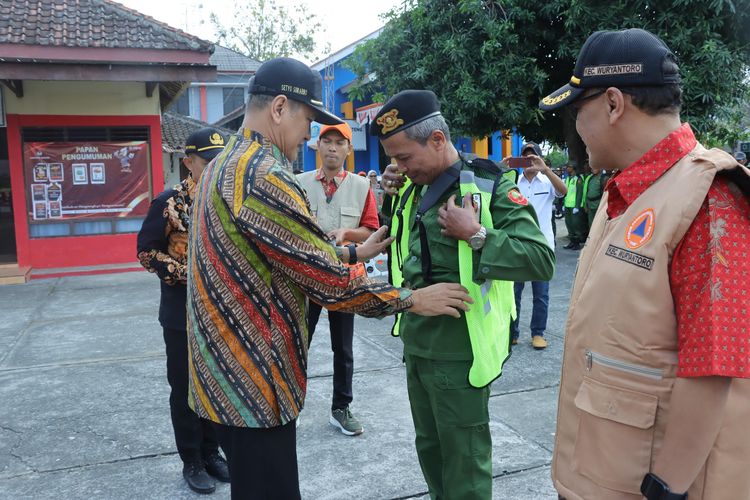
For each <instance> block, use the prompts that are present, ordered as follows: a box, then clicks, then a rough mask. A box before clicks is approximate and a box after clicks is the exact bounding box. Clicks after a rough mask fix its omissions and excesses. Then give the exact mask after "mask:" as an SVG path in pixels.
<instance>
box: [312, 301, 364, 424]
mask: <svg viewBox="0 0 750 500" xmlns="http://www.w3.org/2000/svg"><path fill="white" fill-rule="evenodd" d="M322 309H323V308H322V307H321V306H319V305H318V304H316V303H315V302H312V301H310V305H309V307H308V310H307V331H308V345H312V338H313V333H314V332H315V327H316V326H317V324H318V319H320V312H321V311H322ZM328 322H329V323H330V325H331V328H330V331H331V350H332V351H333V402H332V403H331V409H332V410H340V409H343V408H346V407H347V406H349V403H351V402H352V398H353V396H352V375H353V374H354V351H353V349H352V341H353V339H354V314H350V313H342V312H334V311H328Z"/></svg>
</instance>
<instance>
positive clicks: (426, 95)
mask: <svg viewBox="0 0 750 500" xmlns="http://www.w3.org/2000/svg"><path fill="white" fill-rule="evenodd" d="M438 115H440V101H438V98H437V96H436V95H435V93H434V92H432V91H430V90H403V91H401V92H399V93H398V94H396V95H394V96H393V97H391V98H390V99H388V102H386V103H385V104H384V105H383V107H382V108H381V109H380V112H379V113H378V114H377V115H376V116H375V120H374V122H373V124H372V125H371V126H370V134H372V135H374V136H376V137H377V138H379V139H386V138H388V137H390V136H392V135H394V134H397V133H399V132H401V131H402V130H404V129H407V128H409V127H411V126H412V125H416V124H417V123H420V122H423V121H425V120H427V119H428V118H432V117H433V116H438Z"/></svg>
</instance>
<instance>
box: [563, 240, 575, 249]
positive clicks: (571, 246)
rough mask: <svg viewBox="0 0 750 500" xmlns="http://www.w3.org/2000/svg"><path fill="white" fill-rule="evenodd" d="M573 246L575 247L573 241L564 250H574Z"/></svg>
mask: <svg viewBox="0 0 750 500" xmlns="http://www.w3.org/2000/svg"><path fill="white" fill-rule="evenodd" d="M573 245H575V243H573V242H572V241H571V242H570V243H568V244H567V245H565V246H564V247H563V248H565V249H566V250H570V249H571V248H573Z"/></svg>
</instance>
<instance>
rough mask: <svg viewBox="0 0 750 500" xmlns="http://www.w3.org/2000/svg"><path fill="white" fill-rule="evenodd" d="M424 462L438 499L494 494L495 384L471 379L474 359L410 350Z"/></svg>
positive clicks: (409, 376) (409, 378)
mask: <svg viewBox="0 0 750 500" xmlns="http://www.w3.org/2000/svg"><path fill="white" fill-rule="evenodd" d="M404 359H405V360H406V384H407V388H408V390H409V403H410V405H411V415H412V419H413V420H414V429H415V430H416V434H417V438H416V440H415V444H416V448H417V455H418V456H419V465H420V466H421V467H422V474H423V475H424V478H425V480H426V481H427V487H428V488H429V491H430V498H432V499H433V500H461V499H475V500H486V499H490V498H492V438H491V436H490V426H489V409H488V403H489V397H490V388H489V387H485V388H483V389H477V388H474V387H471V386H470V385H469V380H468V379H469V377H468V374H469V368H470V367H471V361H443V360H433V359H426V358H421V357H417V356H413V355H410V354H405V355H404Z"/></svg>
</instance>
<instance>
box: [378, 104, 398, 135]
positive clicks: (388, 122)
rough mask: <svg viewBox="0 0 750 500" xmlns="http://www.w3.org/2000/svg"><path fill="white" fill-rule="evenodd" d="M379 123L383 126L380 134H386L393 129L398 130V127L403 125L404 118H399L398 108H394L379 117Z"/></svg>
mask: <svg viewBox="0 0 750 500" xmlns="http://www.w3.org/2000/svg"><path fill="white" fill-rule="evenodd" d="M377 124H378V125H380V126H381V127H382V128H381V130H380V135H386V134H387V133H389V132H392V131H393V130H396V129H397V128H398V127H400V126H401V125H403V124H404V120H402V119H401V118H398V110H397V109H392V110H390V111H388V112H387V113H384V114H383V116H381V117H380V118H378V119H377Z"/></svg>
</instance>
